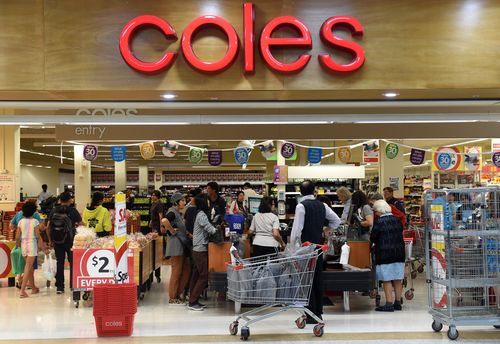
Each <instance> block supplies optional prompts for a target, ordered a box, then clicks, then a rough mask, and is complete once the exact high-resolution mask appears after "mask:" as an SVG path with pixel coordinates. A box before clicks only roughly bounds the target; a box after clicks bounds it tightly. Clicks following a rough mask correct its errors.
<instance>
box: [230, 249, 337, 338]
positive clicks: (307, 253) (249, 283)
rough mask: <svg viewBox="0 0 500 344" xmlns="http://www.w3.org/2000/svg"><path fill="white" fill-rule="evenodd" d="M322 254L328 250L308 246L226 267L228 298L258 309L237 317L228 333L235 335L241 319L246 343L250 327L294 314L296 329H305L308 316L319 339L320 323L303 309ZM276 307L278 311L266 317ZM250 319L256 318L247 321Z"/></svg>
mask: <svg viewBox="0 0 500 344" xmlns="http://www.w3.org/2000/svg"><path fill="white" fill-rule="evenodd" d="M323 250H328V247H327V246H326V245H325V246H321V247H319V248H318V247H317V246H316V245H309V246H304V247H301V248H299V249H298V250H297V251H295V252H293V253H291V252H285V253H278V254H272V255H267V256H261V257H255V258H249V259H243V260H242V264H240V265H231V264H228V265H227V280H228V292H227V296H228V298H229V299H230V300H232V301H234V302H237V303H240V304H247V305H259V306H260V307H258V308H256V309H253V310H251V311H248V312H246V313H244V314H241V315H240V316H238V317H237V319H236V320H235V321H233V322H232V323H231V324H230V326H229V331H230V333H231V334H232V335H236V334H237V333H238V326H239V321H240V320H241V319H243V320H245V321H246V323H245V325H244V326H243V327H242V328H241V338H242V339H243V340H247V339H248V337H249V336H250V329H249V325H251V324H252V323H255V322H258V321H261V320H264V319H268V318H270V317H273V316H275V315H278V314H281V313H283V312H286V311H289V310H293V311H296V312H297V313H298V314H299V315H300V317H299V318H298V319H297V320H296V325H297V327H299V328H304V327H305V325H306V317H307V316H306V314H307V315H308V316H310V317H312V318H314V319H315V320H316V321H317V322H318V324H317V325H316V326H315V327H314V330H313V333H314V334H315V335H316V336H317V337H321V336H322V335H323V327H324V323H323V320H322V319H320V318H318V317H317V316H316V315H315V314H314V313H312V312H311V311H310V310H308V309H307V308H305V306H307V305H308V303H309V298H310V295H311V289H312V284H313V279H314V271H315V268H316V263H317V260H318V257H319V256H320V255H321V254H323ZM275 306H280V307H279V308H278V309H277V310H275V311H272V312H270V313H265V312H266V311H267V310H269V309H271V308H273V307H275ZM258 314H261V315H258ZM257 315H258V316H257ZM249 316H255V317H254V318H252V319H250V318H249Z"/></svg>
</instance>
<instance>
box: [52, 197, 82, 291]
mask: <svg viewBox="0 0 500 344" xmlns="http://www.w3.org/2000/svg"><path fill="white" fill-rule="evenodd" d="M72 201H73V200H72V197H71V194H70V193H69V192H63V193H62V194H61V195H60V196H59V202H60V205H58V206H56V207H55V208H54V209H53V210H52V211H51V212H50V214H49V217H48V223H47V228H48V231H47V232H48V236H49V241H50V243H51V246H54V251H55V253H56V261H57V272H56V288H57V294H63V293H64V263H65V261H66V257H67V258H68V262H69V271H70V288H71V287H72V275H73V267H72V258H73V255H72V252H71V247H73V239H74V238H75V234H76V227H77V226H79V225H80V224H81V223H82V217H81V216H80V213H78V211H77V210H76V209H75V207H72V206H71V203H72Z"/></svg>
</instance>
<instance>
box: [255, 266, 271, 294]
mask: <svg viewBox="0 0 500 344" xmlns="http://www.w3.org/2000/svg"><path fill="white" fill-rule="evenodd" d="M255 290H256V293H255V294H256V295H255V297H256V298H257V299H261V300H263V301H265V302H266V303H267V302H274V301H275V300H276V280H275V278H274V276H273V272H272V271H271V269H270V268H269V266H265V267H264V268H263V269H262V274H261V276H260V277H259V279H258V280H257V283H256V288H255Z"/></svg>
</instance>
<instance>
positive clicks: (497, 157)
mask: <svg viewBox="0 0 500 344" xmlns="http://www.w3.org/2000/svg"><path fill="white" fill-rule="evenodd" d="M492 160H493V164H494V165H495V166H496V167H500V152H495V153H493V156H492Z"/></svg>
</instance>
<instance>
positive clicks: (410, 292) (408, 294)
mask: <svg viewBox="0 0 500 344" xmlns="http://www.w3.org/2000/svg"><path fill="white" fill-rule="evenodd" d="M414 296H415V294H413V290H408V291H407V292H406V293H405V299H407V300H413V297H414Z"/></svg>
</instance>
